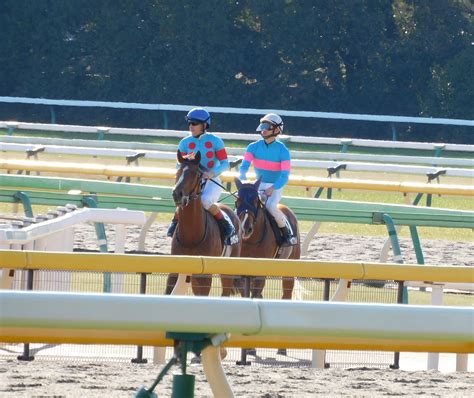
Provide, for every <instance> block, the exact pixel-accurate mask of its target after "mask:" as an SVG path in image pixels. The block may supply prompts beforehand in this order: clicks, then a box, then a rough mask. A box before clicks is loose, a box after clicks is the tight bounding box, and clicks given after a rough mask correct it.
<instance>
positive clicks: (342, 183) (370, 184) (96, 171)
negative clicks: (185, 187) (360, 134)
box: [0, 159, 474, 196]
mask: <svg viewBox="0 0 474 398" xmlns="http://www.w3.org/2000/svg"><path fill="white" fill-rule="evenodd" d="M0 169H6V170H8V171H13V170H27V171H38V172H46V173H65V174H87V175H101V176H106V177H117V176H124V177H141V178H158V179H174V178H175V172H176V171H175V170H173V169H167V168H160V167H142V166H139V167H127V166H115V165H111V166H109V165H101V164H95V163H66V162H45V161H31V160H15V159H14V160H11V159H0ZM237 176H238V173H235V172H226V173H224V174H223V175H222V180H223V181H224V182H233V181H234V178H235V177H237ZM249 176H250V177H251V176H252V174H249ZM288 184H289V185H292V186H300V187H308V188H315V187H324V188H345V189H358V190H371V191H389V192H402V193H431V194H442V195H461V196H474V186H473V185H454V184H453V185H451V184H424V183H416V182H396V181H373V180H356V179H343V178H335V179H331V178H319V177H311V176H297V175H292V176H290V180H289V182H288Z"/></svg>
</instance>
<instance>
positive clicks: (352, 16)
mask: <svg viewBox="0 0 474 398" xmlns="http://www.w3.org/2000/svg"><path fill="white" fill-rule="evenodd" d="M472 11H473V5H472V4H471V2H470V1H469V0H351V1H346V0H329V1H309V0H264V1H262V0H239V1H235V0H205V1H199V2H195V1H184V0H182V1H176V0H142V1H140V2H130V1H127V0H101V1H91V0H74V1H61V2H60V1H54V0H35V1H26V0H4V1H2V2H1V4H0V25H1V26H2V40H0V65H1V70H2V73H1V77H0V95H2V96H24V97H41V98H54V99H76V100H103V101H123V102H140V103H170V104H190V105H195V104H201V105H207V106H229V107H250V108H267V109H268V108H273V109H292V110H308V111H310V110H311V111H325V112H347V113H363V114H385V115H405V116H427V117H446V118H461V119H473V118H474V108H473V107H472V104H473V103H474V79H473V73H472V71H473V70H474V67H473V63H474V50H473V45H472V42H473V41H474V40H473V24H472ZM56 116H57V121H58V122H59V123H65V124H93V125H110V126H123V127H152V128H153V127H161V125H162V122H163V120H162V117H163V116H162V115H160V114H158V113H157V112H145V111H143V112H142V111H124V110H115V111H113V110H106V109H103V108H102V109H90V108H73V109H71V108H66V107H64V108H61V109H57V110H56ZM182 116H183V115H182V114H178V113H177V112H172V113H171V114H170V115H166V118H167V120H166V121H167V124H169V126H170V128H182V127H183V126H182V125H183V123H182V122H183V119H182ZM0 119H2V120H13V119H18V120H22V121H36V122H49V120H50V112H49V109H48V108H46V107H41V106H28V105H17V104H16V105H15V104H14V105H11V104H9V105H6V104H1V105H0ZM255 119H256V117H255V116H252V117H241V116H238V115H235V116H229V115H215V118H214V120H215V124H214V126H213V127H214V129H215V130H218V131H252V130H253V129H254V128H255ZM288 119H289V120H288V121H287V126H288V127H289V129H290V130H291V131H295V132H298V134H308V135H319V136H324V135H334V134H343V135H344V136H364V137H366V138H378V137H381V138H388V137H389V135H388V132H389V129H390V127H389V126H387V125H384V124H380V123H370V124H369V123H362V122H343V123H341V122H335V121H330V120H324V119H321V120H314V119H308V120H301V119H296V118H294V119H293V118H288ZM397 128H398V130H399V139H401V140H408V139H409V140H423V141H435V140H441V141H443V140H444V141H446V142H472V131H469V130H468V129H467V128H460V127H451V128H449V127H446V126H435V127H430V126H426V125H420V126H416V125H414V126H407V125H403V126H397ZM471 130H472V129H471Z"/></svg>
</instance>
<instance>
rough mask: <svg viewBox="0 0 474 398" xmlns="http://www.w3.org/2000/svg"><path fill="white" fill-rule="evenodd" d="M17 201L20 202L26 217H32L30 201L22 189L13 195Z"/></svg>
mask: <svg viewBox="0 0 474 398" xmlns="http://www.w3.org/2000/svg"><path fill="white" fill-rule="evenodd" d="M13 197H14V199H15V200H16V201H17V202H21V204H22V205H23V210H24V212H25V216H26V217H33V208H32V207H31V201H30V198H29V197H28V195H27V194H26V193H24V192H22V191H18V192H16V193H15V195H13Z"/></svg>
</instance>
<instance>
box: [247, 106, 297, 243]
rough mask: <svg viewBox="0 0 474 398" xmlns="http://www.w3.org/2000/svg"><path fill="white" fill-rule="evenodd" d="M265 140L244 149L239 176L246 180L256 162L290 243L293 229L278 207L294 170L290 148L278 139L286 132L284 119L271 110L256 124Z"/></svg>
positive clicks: (262, 185)
mask: <svg viewBox="0 0 474 398" xmlns="http://www.w3.org/2000/svg"><path fill="white" fill-rule="evenodd" d="M257 131H259V132H260V134H261V136H262V139H261V140H258V141H256V142H253V143H251V144H250V145H249V146H248V147H247V150H246V151H245V155H244V160H243V162H242V164H241V166H240V179H241V180H246V179H247V178H246V176H247V171H248V169H249V167H250V165H251V164H252V163H253V167H254V170H255V174H256V176H257V179H260V181H261V182H260V189H262V190H263V195H261V196H264V197H265V198H266V201H264V202H265V207H266V208H267V209H268V211H269V212H270V214H271V215H272V216H273V217H274V218H275V221H276V223H277V224H278V227H279V228H280V230H281V233H282V236H283V239H284V240H285V243H287V244H292V243H291V239H292V236H291V231H290V230H289V229H288V227H287V225H286V217H285V215H284V214H283V212H282V211H281V210H280V209H279V208H278V203H279V202H280V200H281V196H282V191H283V187H284V186H285V185H286V184H287V183H288V178H289V176H290V170H291V157H290V152H289V151H288V148H287V147H286V146H285V144H283V143H282V142H280V141H278V140H277V139H276V137H277V135H278V134H280V133H281V132H282V131H283V120H282V119H281V117H280V116H278V115H277V114H275V113H269V114H268V115H265V116H264V117H262V118H261V119H260V124H259V125H258V127H257Z"/></svg>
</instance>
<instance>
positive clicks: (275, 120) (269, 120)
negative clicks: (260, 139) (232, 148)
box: [257, 113, 283, 133]
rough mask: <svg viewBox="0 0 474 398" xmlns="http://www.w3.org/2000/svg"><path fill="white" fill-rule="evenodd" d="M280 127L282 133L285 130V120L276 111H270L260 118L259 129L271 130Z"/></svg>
mask: <svg viewBox="0 0 474 398" xmlns="http://www.w3.org/2000/svg"><path fill="white" fill-rule="evenodd" d="M275 127H280V133H282V132H283V120H282V119H281V117H280V116H278V115H277V114H276V113H269V114H267V115H265V116H264V117H262V118H261V119H260V124H259V125H258V127H257V131H263V130H270V129H273V128H275Z"/></svg>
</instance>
